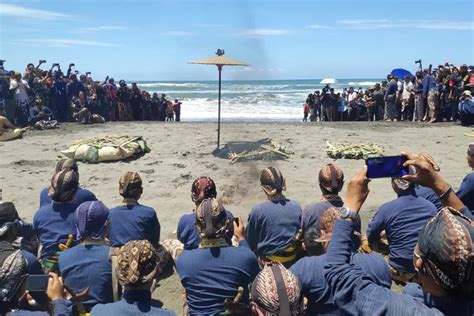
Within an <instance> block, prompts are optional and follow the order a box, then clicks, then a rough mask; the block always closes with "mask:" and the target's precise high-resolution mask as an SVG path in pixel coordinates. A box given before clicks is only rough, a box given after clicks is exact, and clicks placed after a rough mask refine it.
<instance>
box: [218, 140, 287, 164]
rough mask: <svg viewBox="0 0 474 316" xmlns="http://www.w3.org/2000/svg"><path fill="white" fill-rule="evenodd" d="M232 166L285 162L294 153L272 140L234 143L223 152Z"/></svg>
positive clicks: (227, 145)
mask: <svg viewBox="0 0 474 316" xmlns="http://www.w3.org/2000/svg"><path fill="white" fill-rule="evenodd" d="M222 152H224V153H225V154H226V157H227V158H228V159H229V160H230V162H231V163H232V164H234V163H236V162H243V161H249V160H285V159H288V158H289V157H290V156H291V155H293V152H292V151H290V150H289V149H288V148H286V147H285V146H283V145H281V144H280V143H278V142H276V141H274V140H272V139H268V138H267V139H263V140H260V141H257V142H234V143H229V144H226V146H225V147H224V149H223V150H222Z"/></svg>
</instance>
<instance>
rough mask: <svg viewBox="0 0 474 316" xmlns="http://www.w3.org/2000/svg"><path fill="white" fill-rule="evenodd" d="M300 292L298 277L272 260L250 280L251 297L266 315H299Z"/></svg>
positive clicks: (301, 310)
mask: <svg viewBox="0 0 474 316" xmlns="http://www.w3.org/2000/svg"><path fill="white" fill-rule="evenodd" d="M301 292H302V289H301V283H300V281H299V280H298V278H297V277H296V276H295V275H294V274H293V273H292V272H291V271H290V270H288V269H286V268H285V267H284V266H283V265H282V264H280V263H276V262H272V263H270V264H267V265H265V266H264V267H263V269H262V271H260V273H259V274H258V275H257V276H256V277H255V280H254V281H253V282H252V288H251V299H252V302H254V303H255V304H257V305H258V306H259V307H260V308H262V309H264V310H265V311H266V312H267V314H268V315H301V314H302V313H303V295H302V293H301Z"/></svg>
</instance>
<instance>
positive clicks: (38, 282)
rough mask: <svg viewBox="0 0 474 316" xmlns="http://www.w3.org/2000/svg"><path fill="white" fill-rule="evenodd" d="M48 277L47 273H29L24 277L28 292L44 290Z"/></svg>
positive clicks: (46, 286)
mask: <svg viewBox="0 0 474 316" xmlns="http://www.w3.org/2000/svg"><path fill="white" fill-rule="evenodd" d="M49 278H50V276H49V275H47V274H34V275H29V276H28V278H27V279H26V288H27V290H28V291H30V292H46V289H47V288H48V280H49Z"/></svg>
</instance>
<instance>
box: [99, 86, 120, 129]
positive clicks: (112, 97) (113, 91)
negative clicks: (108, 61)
mask: <svg viewBox="0 0 474 316" xmlns="http://www.w3.org/2000/svg"><path fill="white" fill-rule="evenodd" d="M103 87H104V92H105V98H106V101H107V102H108V104H109V106H108V108H109V109H110V120H112V121H117V120H118V119H119V113H118V105H117V86H116V85H115V81H114V78H110V79H109V80H108V82H107V83H105V84H104V85H103ZM104 117H105V116H104Z"/></svg>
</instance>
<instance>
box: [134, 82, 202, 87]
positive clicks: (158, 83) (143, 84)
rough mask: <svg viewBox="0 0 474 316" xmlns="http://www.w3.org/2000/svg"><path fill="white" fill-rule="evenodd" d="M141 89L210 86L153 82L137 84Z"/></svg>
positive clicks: (191, 83)
mask: <svg viewBox="0 0 474 316" xmlns="http://www.w3.org/2000/svg"><path fill="white" fill-rule="evenodd" d="M137 85H138V86H139V87H145V88H159V87H192V88H201V87H207V86H208V85H206V84H202V83H197V82H185V83H173V82H153V83H137Z"/></svg>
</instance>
